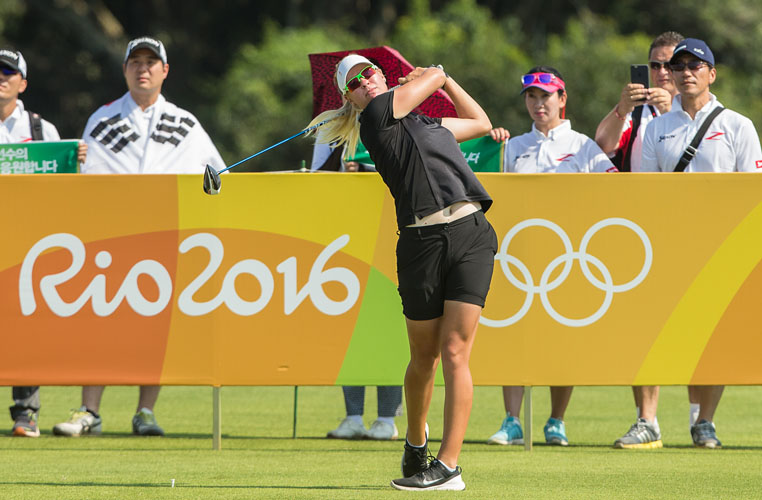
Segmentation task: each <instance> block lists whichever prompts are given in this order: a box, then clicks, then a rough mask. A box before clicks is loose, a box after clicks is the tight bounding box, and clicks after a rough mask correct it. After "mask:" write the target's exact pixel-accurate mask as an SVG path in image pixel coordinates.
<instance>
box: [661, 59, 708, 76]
mask: <svg viewBox="0 0 762 500" xmlns="http://www.w3.org/2000/svg"><path fill="white" fill-rule="evenodd" d="M702 66H709V63H708V62H706V61H699V60H697V59H693V60H691V61H688V62H685V61H678V62H676V63H670V65H669V69H671V70H672V71H677V72H678V73H679V72H680V71H685V68H688V69H689V70H691V71H698V70H699V69H700V68H701V67H702Z"/></svg>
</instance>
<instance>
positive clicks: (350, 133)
mask: <svg viewBox="0 0 762 500" xmlns="http://www.w3.org/2000/svg"><path fill="white" fill-rule="evenodd" d="M342 99H344V98H343V97H342ZM361 111H362V110H360V109H358V108H356V107H354V106H353V105H352V103H350V102H349V101H347V100H346V99H344V105H343V106H342V107H340V108H339V109H329V110H328V111H323V112H322V113H320V114H319V115H317V116H316V117H315V118H313V119H312V121H311V122H310V124H309V126H308V127H307V128H309V127H313V126H315V125H317V124H318V123H320V122H323V121H326V120H330V121H328V122H327V123H326V124H325V125H321V126H320V127H319V128H318V129H317V132H313V133H315V135H316V139H315V142H316V143H319V144H332V145H333V147H339V146H341V145H342V144H344V143H346V145H347V148H346V151H345V153H344V154H345V157H346V158H351V157H353V156H354V155H355V152H356V151H357V143H358V142H359V141H360V112H361ZM334 143H335V144H334Z"/></svg>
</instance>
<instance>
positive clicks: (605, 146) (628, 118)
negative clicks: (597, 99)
mask: <svg viewBox="0 0 762 500" xmlns="http://www.w3.org/2000/svg"><path fill="white" fill-rule="evenodd" d="M683 38H684V37H683V35H681V34H680V33H676V32H674V31H666V32H664V33H662V34H661V35H659V36H657V37H656V38H654V40H653V42H651V47H650V48H649V50H648V65H649V67H650V75H651V84H652V85H653V86H652V87H651V88H645V87H644V86H643V85H642V84H640V83H628V84H627V85H625V86H624V88H623V89H622V94H621V97H620V99H619V102H618V103H617V105H616V106H615V107H614V109H612V110H611V111H610V112H609V114H607V115H606V117H605V118H604V119H603V120H602V121H601V123H600V124H598V129H597V130H596V131H595V142H597V143H598V145H599V146H600V147H601V149H602V150H603V151H604V152H605V153H606V154H608V155H609V156H611V157H612V162H613V163H614V165H616V167H617V168H618V169H619V170H620V171H621V172H637V171H639V170H640V156H641V150H642V146H643V132H644V131H645V129H646V125H647V124H648V123H649V122H650V121H651V120H653V119H654V118H655V117H657V116H659V115H662V114H664V113H667V112H669V110H670V109H671V108H672V103H673V99H674V97H675V96H676V95H677V88H676V87H675V82H674V80H673V78H672V71H670V69H669V67H668V65H669V60H670V58H671V57H672V53H673V52H674V51H675V47H677V45H678V44H679V43H680V42H681V41H683ZM633 113H635V116H633ZM633 134H634V136H633Z"/></svg>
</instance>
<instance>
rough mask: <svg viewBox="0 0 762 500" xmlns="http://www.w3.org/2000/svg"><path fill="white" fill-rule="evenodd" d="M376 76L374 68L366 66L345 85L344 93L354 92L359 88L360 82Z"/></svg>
mask: <svg viewBox="0 0 762 500" xmlns="http://www.w3.org/2000/svg"><path fill="white" fill-rule="evenodd" d="M375 74H376V68H375V67H373V66H367V67H365V68H363V70H362V71H360V72H359V73H357V75H355V76H353V77H352V78H351V79H350V80H349V81H348V82H347V84H346V85H345V86H344V93H345V94H346V93H348V92H354V91H355V90H357V89H359V88H360V85H361V83H360V80H368V79H370V77H372V76H373V75H375Z"/></svg>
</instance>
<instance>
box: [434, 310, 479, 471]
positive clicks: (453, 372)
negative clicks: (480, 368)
mask: <svg viewBox="0 0 762 500" xmlns="http://www.w3.org/2000/svg"><path fill="white" fill-rule="evenodd" d="M481 312H482V308H481V307H480V306H477V305H475V304H467V303H465V302H455V301H451V300H446V301H445V306H444V315H443V316H442V322H441V324H440V327H439V329H440V332H441V333H440V339H441V346H442V347H441V352H442V373H443V375H444V380H445V408H444V431H443V433H442V446H441V447H440V448H439V453H438V454H437V458H438V459H439V460H441V461H442V462H444V463H445V464H446V465H448V466H450V467H454V466H456V465H457V464H458V456H459V455H460V449H461V447H462V445H463V438H464V437H465V435H466V427H467V426H468V419H469V417H470V416H471V404H472V402H473V397H474V385H473V381H472V380H471V370H470V368H469V366H468V362H469V358H470V357H471V348H472V347H473V345H474V338H475V337H476V328H477V326H478V323H479V315H480V314H481Z"/></svg>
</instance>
